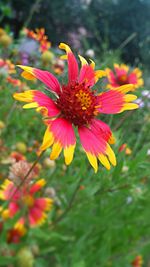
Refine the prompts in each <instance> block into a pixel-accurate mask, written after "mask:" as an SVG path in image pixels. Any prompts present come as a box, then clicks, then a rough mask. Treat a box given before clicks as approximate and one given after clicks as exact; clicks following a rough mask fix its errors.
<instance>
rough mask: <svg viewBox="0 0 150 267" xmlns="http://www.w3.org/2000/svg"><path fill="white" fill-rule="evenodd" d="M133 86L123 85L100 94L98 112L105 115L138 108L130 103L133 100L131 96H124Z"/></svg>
mask: <svg viewBox="0 0 150 267" xmlns="http://www.w3.org/2000/svg"><path fill="white" fill-rule="evenodd" d="M132 88H133V85H131V84H128V85H123V86H120V87H118V88H115V89H113V90H109V91H107V92H104V93H102V94H100V96H99V105H100V107H99V108H98V111H99V112H101V113H105V114H115V113H121V112H123V111H124V110H131V109H136V108H138V105H137V104H135V103H130V101H132V100H133V99H135V98H136V97H135V98H134V97H133V95H132V96H131V95H129V96H128V95H125V93H126V92H128V91H130V90H131V89H132Z"/></svg>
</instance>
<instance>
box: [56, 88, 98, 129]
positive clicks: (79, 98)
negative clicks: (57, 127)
mask: <svg viewBox="0 0 150 267" xmlns="http://www.w3.org/2000/svg"><path fill="white" fill-rule="evenodd" d="M56 105H57V106H58V108H59V109H60V110H61V114H62V116H63V117H64V118H66V119H67V120H69V121H70V122H71V123H73V124H74V125H75V126H81V125H86V124H88V123H89V122H90V121H91V119H92V118H93V117H94V116H95V115H96V114H97V111H96V106H97V96H96V95H95V94H94V92H92V91H91V89H90V88H89V87H86V86H85V84H84V83H82V84H79V83H75V84H72V85H64V86H63V87H62V92H61V93H60V95H59V98H58V99H57V101H56Z"/></svg>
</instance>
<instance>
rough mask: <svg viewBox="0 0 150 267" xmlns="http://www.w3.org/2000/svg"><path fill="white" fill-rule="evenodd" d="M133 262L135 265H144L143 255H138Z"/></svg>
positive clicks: (139, 266) (134, 266)
mask: <svg viewBox="0 0 150 267" xmlns="http://www.w3.org/2000/svg"><path fill="white" fill-rule="evenodd" d="M131 264H132V266H133V267H142V265H143V257H142V256H141V255H138V256H136V257H135V259H134V260H133V261H132V263H131Z"/></svg>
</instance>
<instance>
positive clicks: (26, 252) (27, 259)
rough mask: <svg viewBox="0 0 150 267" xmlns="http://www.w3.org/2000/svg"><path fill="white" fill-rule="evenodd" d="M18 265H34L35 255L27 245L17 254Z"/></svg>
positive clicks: (24, 266) (28, 266) (18, 266)
mask: <svg viewBox="0 0 150 267" xmlns="http://www.w3.org/2000/svg"><path fill="white" fill-rule="evenodd" d="M16 259H17V267H33V266H34V257H33V254H32V252H31V250H30V249H29V248H27V247H24V248H21V249H20V250H19V251H18V253H17V255H16Z"/></svg>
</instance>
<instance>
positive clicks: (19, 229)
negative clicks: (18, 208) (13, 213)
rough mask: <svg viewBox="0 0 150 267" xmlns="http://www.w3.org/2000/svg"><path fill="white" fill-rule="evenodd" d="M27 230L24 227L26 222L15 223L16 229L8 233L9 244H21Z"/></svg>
mask: <svg viewBox="0 0 150 267" xmlns="http://www.w3.org/2000/svg"><path fill="white" fill-rule="evenodd" d="M26 231H27V230H26V228H25V226H24V220H23V219H20V220H19V221H18V222H17V223H15V225H14V227H13V228H12V229H10V230H8V232H7V242H8V243H19V242H20V238H21V237H23V236H24V235H25V233H26Z"/></svg>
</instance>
